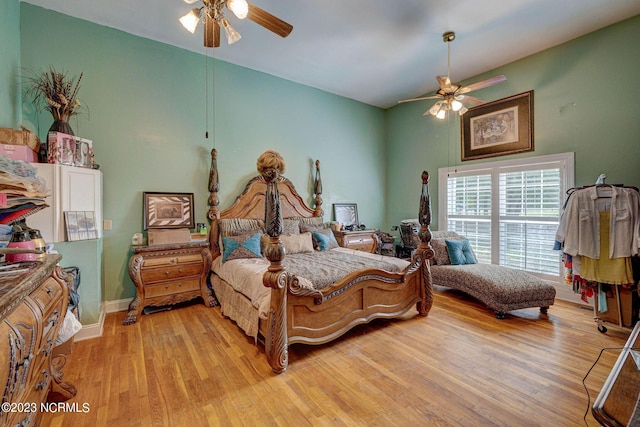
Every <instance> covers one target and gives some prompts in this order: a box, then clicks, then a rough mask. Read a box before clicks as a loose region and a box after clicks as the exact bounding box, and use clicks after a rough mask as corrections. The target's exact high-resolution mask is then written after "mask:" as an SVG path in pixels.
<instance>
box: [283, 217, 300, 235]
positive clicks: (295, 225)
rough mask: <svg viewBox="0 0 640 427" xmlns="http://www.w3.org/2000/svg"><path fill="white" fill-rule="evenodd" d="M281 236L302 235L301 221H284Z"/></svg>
mask: <svg viewBox="0 0 640 427" xmlns="http://www.w3.org/2000/svg"><path fill="white" fill-rule="evenodd" d="M281 234H300V221H298V220H297V219H285V220H282V233H281Z"/></svg>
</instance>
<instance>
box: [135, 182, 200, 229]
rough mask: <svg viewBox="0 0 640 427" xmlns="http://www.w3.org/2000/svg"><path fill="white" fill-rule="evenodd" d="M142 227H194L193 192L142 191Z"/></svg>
mask: <svg viewBox="0 0 640 427" xmlns="http://www.w3.org/2000/svg"><path fill="white" fill-rule="evenodd" d="M143 212H144V229H145V230H147V229H149V228H194V227H195V220H194V211H193V193H158V192H150V191H145V192H144V193H143Z"/></svg>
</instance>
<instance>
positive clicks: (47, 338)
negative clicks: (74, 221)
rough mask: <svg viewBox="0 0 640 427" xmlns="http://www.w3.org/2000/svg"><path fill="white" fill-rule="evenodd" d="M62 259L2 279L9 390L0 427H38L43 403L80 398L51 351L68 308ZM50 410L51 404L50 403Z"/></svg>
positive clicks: (1, 369) (2, 355)
mask: <svg viewBox="0 0 640 427" xmlns="http://www.w3.org/2000/svg"><path fill="white" fill-rule="evenodd" d="M60 259H61V256H60V255H47V256H46V257H45V259H44V260H43V261H42V262H39V263H38V264H37V266H35V267H33V268H32V269H30V270H29V271H28V272H25V273H23V274H21V275H19V276H11V277H10V276H4V277H0V316H1V319H2V322H1V323H0V336H2V337H6V341H2V342H0V346H1V348H0V383H2V384H4V385H5V386H4V394H3V396H2V410H1V411H0V425H2V426H15V425H38V423H39V422H40V418H41V415H42V413H41V409H42V406H41V404H42V403H43V402H59V401H64V400H67V399H70V398H71V397H73V396H74V395H75V394H76V389H75V387H73V386H72V385H71V384H68V383H64V382H63V381H62V373H61V372H60V371H59V367H61V365H64V360H62V363H57V362H60V360H52V359H53V357H52V350H53V346H54V344H55V341H56V338H57V337H58V331H59V329H60V326H61V325H62V321H63V319H64V316H65V314H66V310H67V306H68V303H69V290H68V288H67V283H66V282H65V278H66V277H67V275H66V273H65V272H64V271H63V270H62V269H61V268H60V267H58V266H57V263H58V261H59V260H60ZM45 406H46V403H45Z"/></svg>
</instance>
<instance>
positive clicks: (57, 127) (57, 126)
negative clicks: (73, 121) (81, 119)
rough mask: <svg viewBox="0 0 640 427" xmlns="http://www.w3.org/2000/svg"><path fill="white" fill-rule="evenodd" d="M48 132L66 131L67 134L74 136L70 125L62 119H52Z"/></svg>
mask: <svg viewBox="0 0 640 427" xmlns="http://www.w3.org/2000/svg"><path fill="white" fill-rule="evenodd" d="M49 132H62V133H66V134H67V135H74V136H75V134H74V133H73V129H71V126H70V125H69V122H65V121H62V120H54V121H53V124H52V125H51V127H50V128H49Z"/></svg>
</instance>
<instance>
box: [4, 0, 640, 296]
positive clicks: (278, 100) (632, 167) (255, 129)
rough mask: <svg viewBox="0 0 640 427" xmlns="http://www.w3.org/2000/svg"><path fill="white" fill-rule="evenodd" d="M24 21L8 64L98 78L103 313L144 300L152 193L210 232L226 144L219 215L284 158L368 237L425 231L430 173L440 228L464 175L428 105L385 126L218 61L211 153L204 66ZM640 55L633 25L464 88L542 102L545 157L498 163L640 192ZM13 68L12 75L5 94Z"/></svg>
mask: <svg viewBox="0 0 640 427" xmlns="http://www.w3.org/2000/svg"><path fill="white" fill-rule="evenodd" d="M16 3H17V0H10V3H9V5H8V6H7V5H6V4H3V6H0V12H4V11H5V9H6V8H8V12H9V13H8V14H9V15H12V16H13V17H14V18H15V17H16V12H15V8H16V7H17V6H16ZM2 16H5V14H4V13H3V14H2ZM19 16H20V25H21V26H20V30H19V31H20V37H17V36H15V30H9V29H7V28H2V29H0V32H1V33H0V34H1V35H2V38H1V39H0V49H5V50H7V49H8V50H10V51H12V52H13V53H10V54H9V57H10V58H12V60H14V61H16V62H18V63H19V62H20V60H21V65H22V66H23V67H29V66H38V67H48V66H49V65H54V66H56V67H60V68H64V69H66V70H68V71H69V73H70V74H75V75H77V74H79V73H80V72H84V73H85V77H84V79H83V85H82V89H81V91H80V98H81V99H82V100H83V101H84V102H85V103H86V104H87V105H88V106H89V107H90V112H91V114H90V116H83V117H80V118H79V119H78V120H74V121H72V125H73V127H74V129H75V131H76V134H78V135H81V136H84V137H86V138H90V139H92V140H93V141H94V148H95V153H96V162H97V163H99V164H100V165H101V168H102V171H103V174H104V185H103V187H104V218H105V219H111V220H112V221H113V230H112V231H106V232H105V233H104V239H103V242H102V243H103V246H102V251H101V257H102V271H103V287H104V290H103V296H102V298H103V300H105V301H111V300H118V299H122V298H129V297H132V296H133V295H134V287H133V284H132V283H131V281H130V280H129V278H128V274H127V261H128V257H129V245H130V241H131V235H132V234H133V233H135V232H138V231H141V228H142V192H143V191H188V192H194V193H195V199H196V213H197V220H198V222H204V221H205V213H206V210H207V206H206V200H207V196H208V193H207V182H206V181H207V175H208V168H209V160H210V157H209V151H210V150H211V148H212V147H213V146H214V145H215V148H217V149H218V152H219V162H218V164H219V169H220V177H221V190H220V194H219V196H220V200H221V203H220V207H221V208H226V207H228V206H229V205H230V204H231V203H232V201H233V198H234V197H235V195H237V194H238V192H239V191H240V189H241V188H242V187H243V185H244V183H245V182H246V181H247V180H248V179H249V178H250V177H251V176H252V175H253V173H254V172H253V171H254V168H255V160H256V158H257V157H258V156H259V155H260V154H261V153H262V152H263V151H264V150H266V149H275V150H278V151H280V152H281V153H282V154H283V156H284V158H285V159H286V160H287V166H288V169H287V176H288V177H289V178H290V179H291V180H292V181H293V182H294V183H295V184H296V185H297V187H298V188H299V190H300V192H301V193H303V195H304V196H306V197H307V202H309V203H311V202H312V197H311V194H310V193H311V191H310V190H311V184H312V178H313V161H314V160H315V159H320V160H321V162H322V177H323V184H324V194H323V198H324V204H323V206H324V208H325V212H326V213H325V220H327V221H328V220H330V219H331V217H330V208H331V204H332V203H334V202H356V203H358V206H359V210H360V218H361V221H362V222H364V223H365V224H367V225H369V226H372V227H381V228H383V229H385V230H388V229H389V228H390V226H391V225H394V224H398V222H399V221H400V220H401V219H403V218H415V217H416V216H417V206H418V197H419V192H420V180H419V177H420V173H421V171H422V170H428V171H430V172H431V173H432V179H431V193H432V202H433V212H434V224H433V225H434V227H433V228H434V229H436V228H437V216H436V215H437V208H438V199H437V187H438V180H437V170H438V168H440V167H445V166H455V165H457V164H460V163H461V162H460V137H459V134H460V130H459V122H458V119H456V118H454V119H452V120H450V121H449V122H447V121H444V122H441V121H436V120H435V119H433V118H431V117H423V116H422V113H423V112H424V110H426V109H427V108H428V106H429V105H430V104H428V103H410V104H403V105H400V106H397V107H394V108H391V109H389V110H386V111H384V110H381V109H378V108H375V107H371V106H367V105H364V104H361V103H358V102H355V101H352V100H349V99H345V98H341V97H338V96H334V95H331V94H328V93H325V92H322V91H319V90H316V89H313V88H310V87H306V86H303V85H299V84H296V83H292V82H289V81H285V80H282V79H278V78H275V77H273V76H269V75H266V74H264V73H260V72H256V71H253V70H249V69H245V68H242V67H238V66H235V65H232V64H229V63H225V62H222V61H218V60H215V61H212V60H211V59H209V62H210V64H211V63H215V66H214V74H215V77H214V78H213V79H212V78H211V76H209V79H210V80H213V81H214V82H215V109H214V111H215V117H213V116H214V114H211V117H210V118H209V123H213V124H212V125H210V127H211V129H210V133H211V134H213V135H215V138H210V139H208V140H207V139H205V138H204V131H205V105H206V96H205V95H206V91H205V57H204V56H203V55H200V54H195V53H192V52H188V51H185V50H182V49H178V48H175V47H171V46H167V45H164V44H161V43H157V42H153V41H150V40H147V39H143V38H140V37H136V36H132V35H130V34H126V33H123V32H120V31H117V30H114V29H111V28H107V27H103V26H99V25H96V24H93V23H89V22H86V21H82V20H79V19H75V18H71V17H68V16H65V15H61V14H58V13H55V12H51V11H48V10H45V9H42V8H39V7H36V6H32V5H29V4H26V3H21V6H20V13H19ZM5 33H7V34H8V36H7V35H6V34H5ZM51 40H65V43H64V45H61V44H55V45H52V43H51ZM268 42H269V43H271V42H274V43H279V42H283V43H286V40H285V41H281V40H279V39H278V40H275V39H274V40H273V41H271V40H269V41H268ZM506 42H508V40H507V41H505V43H506ZM639 42H640V17H635V18H632V19H630V20H627V21H624V22H622V23H619V24H616V25H613V26H611V27H608V28H605V29H603V30H600V31H597V32H594V33H591V34H589V35H587V36H584V37H581V38H579V39H576V40H573V41H571V42H568V43H566V44H563V45H560V46H558V47H554V48H552V49H549V50H546V51H544V52H541V53H538V54H536V55H532V56H530V57H527V58H524V59H522V60H519V61H516V62H513V63H511V64H508V65H505V66H503V67H500V68H497V69H495V70H492V71H491V72H487V73H484V74H482V75H479V76H475V77H474V78H472V79H469V80H468V81H466V82H464V83H472V82H475V81H478V80H481V79H483V78H487V77H490V76H493V75H495V74H499V73H502V74H505V75H506V76H507V77H508V81H507V82H505V83H502V84H500V85H497V86H494V87H491V88H487V89H483V90H481V91H478V92H476V93H474V95H477V96H479V97H482V98H484V99H485V100H487V101H491V100H495V99H500V98H503V97H507V96H510V95H513V94H516V93H520V92H525V91H528V90H532V89H533V90H534V91H535V95H534V98H535V109H534V113H535V133H534V134H535V151H534V152H533V153H523V154H519V155H515V156H510V157H500V158H497V159H507V158H519V157H528V156H534V155H543V154H552V153H560V152H567V151H573V152H575V153H576V184H577V185H584V184H590V183H593V182H594V181H595V179H596V177H597V176H598V175H599V174H600V173H606V174H607V175H608V176H609V178H608V182H612V183H625V184H631V185H639V184H640V168H639V167H638V159H639V158H640V156H639V154H640V153H639V150H640V148H639V147H640V144H639V142H640V120H638V113H637V111H638V107H637V100H638V99H640V96H639V95H640V75H639V73H638V72H637V70H638V69H640V55H638V53H637V48H636V46H638V45H639ZM16 45H19V46H20V51H19V53H15V46H16ZM495 48H500V47H499V46H496V47H495ZM203 54H204V49H203ZM10 68H12V67H7V66H6V65H5V64H4V63H3V64H2V65H1V66H0V79H2V80H1V81H0V86H5V87H4V88H3V89H5V90H6V85H7V83H6V81H7V79H9V80H11V77H9V76H10V73H11V71H8V70H9V69H10ZM209 71H210V72H211V70H209ZM9 84H11V83H9ZM9 90H12V89H11V88H9ZM0 93H2V92H0ZM13 98H14V97H11V99H7V97H4V98H0V112H4V111H13V110H12V109H13V102H14V101H13ZM22 108H23V111H22V115H23V119H24V120H25V121H27V124H30V125H32V126H33V127H34V128H35V127H36V126H37V125H38V123H39V124H40V127H39V135H40V136H41V137H43V135H44V134H45V133H46V130H47V129H48V127H49V125H50V123H51V119H50V118H49V117H46V116H41V117H40V118H39V122H38V118H37V117H35V116H34V114H33V111H32V108H31V106H30V105H29V104H28V103H25V104H23V107H22ZM210 110H211V108H210ZM2 114H3V115H4V113H2ZM0 117H3V116H0ZM214 141H215V144H214ZM488 160H496V159H488ZM477 162H483V160H479V161H477ZM465 163H467V162H465ZM63 250H66V251H67V252H68V251H69V249H68V248H66V247H63ZM74 251H76V250H75V249H74ZM63 255H64V254H63ZM71 255H72V257H71V258H74V257H75V255H73V254H71ZM98 264H99V263H96V265H98ZM97 268H100V267H99V266H98V267H97Z"/></svg>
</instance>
